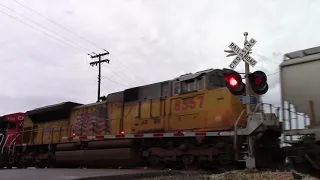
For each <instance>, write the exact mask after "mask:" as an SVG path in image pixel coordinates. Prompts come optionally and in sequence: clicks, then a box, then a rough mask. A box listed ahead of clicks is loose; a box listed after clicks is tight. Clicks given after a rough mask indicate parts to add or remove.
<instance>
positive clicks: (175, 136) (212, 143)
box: [0, 69, 284, 169]
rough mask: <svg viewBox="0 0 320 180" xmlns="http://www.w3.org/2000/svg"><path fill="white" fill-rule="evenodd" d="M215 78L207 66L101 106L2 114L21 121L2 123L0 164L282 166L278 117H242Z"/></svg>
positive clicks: (219, 75)
mask: <svg viewBox="0 0 320 180" xmlns="http://www.w3.org/2000/svg"><path fill="white" fill-rule="evenodd" d="M223 74H224V70H221V69H208V70H204V71H200V72H196V73H189V74H185V75H181V76H179V77H177V78H174V79H172V80H167V81H163V82H158V83H154V84H149V85H145V86H140V87H134V88H129V89H125V90H124V91H120V92H115V93H111V94H108V95H107V97H106V98H105V99H104V100H103V101H102V102H96V103H91V104H85V105H84V104H80V103H75V102H64V103H60V104H56V105H51V106H46V107H41V108H37V109H33V110H30V111H27V112H25V113H18V114H14V115H7V116H4V117H11V119H14V118H12V117H17V116H18V115H19V117H20V120H21V119H23V121H22V122H20V121H18V119H17V120H15V121H9V120H8V118H7V120H5V119H6V118H4V120H3V123H5V122H6V123H9V122H12V123H15V125H16V126H15V128H12V127H11V126H2V125H1V128H0V129H5V130H6V132H5V133H3V136H2V137H3V139H5V143H4V144H3V143H2V144H1V147H2V149H4V151H2V152H1V167H4V166H6V167H7V168H11V167H12V166H15V167H18V168H27V167H31V166H35V167H37V168H45V167H47V168H53V167H59V168H61V167H68V168H70V167H88V168H102V167H118V166H122V167H137V166H150V167H152V168H154V169H163V168H166V167H169V168H185V169H193V168H199V167H210V168H212V167H213V168H230V167H243V166H244V165H247V166H250V164H251V165H252V164H254V165H255V166H257V167H261V168H264V167H274V166H275V164H279V163H282V161H283V160H284V159H283V158H282V156H281V150H280V143H279V137H280V135H281V127H282V124H281V123H280V122H279V119H278V117H276V115H275V114H273V113H264V112H263V111H260V109H259V108H256V107H252V110H253V113H251V114H250V115H249V116H246V110H245V105H244V104H242V103H241V101H240V100H239V98H238V97H236V96H234V95H232V94H231V93H230V92H229V90H228V89H227V88H226V86H225V81H224V77H223ZM258 103H260V102H258ZM21 117H23V118H21ZM9 119H10V118H9ZM9 135H10V137H11V138H9Z"/></svg>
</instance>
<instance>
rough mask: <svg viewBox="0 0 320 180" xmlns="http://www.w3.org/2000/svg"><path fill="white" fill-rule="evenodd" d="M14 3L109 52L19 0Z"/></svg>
mask: <svg viewBox="0 0 320 180" xmlns="http://www.w3.org/2000/svg"><path fill="white" fill-rule="evenodd" d="M13 1H14V2H16V3H18V4H19V5H21V6H23V7H25V8H27V9H29V10H30V11H32V12H34V13H35V14H37V15H39V16H41V17H43V18H44V19H46V20H48V21H50V22H51V23H53V24H55V25H57V26H59V27H60V28H62V29H64V30H65V31H68V32H69V33H71V34H73V35H75V36H77V37H79V38H80V39H82V40H84V41H86V42H88V43H90V44H92V45H94V46H96V47H97V48H100V49H102V50H104V51H107V50H105V49H104V48H102V47H100V46H98V45H97V44H95V43H93V42H91V41H89V40H87V39H85V38H84V37H82V36H80V35H78V34H76V33H74V32H72V31H71V30H69V29H67V28H66V27H64V26H62V25H60V24H58V23H57V22H55V21H53V20H51V19H49V18H48V17H46V16H44V15H42V14H40V13H39V12H37V11H35V10H33V9H31V8H30V7H28V6H26V5H24V4H22V3H21V2H19V1H17V0H13Z"/></svg>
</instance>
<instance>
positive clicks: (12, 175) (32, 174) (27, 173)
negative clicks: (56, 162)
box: [0, 169, 168, 180]
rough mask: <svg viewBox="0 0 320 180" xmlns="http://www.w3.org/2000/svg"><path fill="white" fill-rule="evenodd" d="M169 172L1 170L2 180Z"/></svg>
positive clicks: (61, 179)
mask: <svg viewBox="0 0 320 180" xmlns="http://www.w3.org/2000/svg"><path fill="white" fill-rule="evenodd" d="M167 172H168V171H156V170H136V169H135V170H126V169H2V170H0V180H2V179H3V180H71V179H79V178H80V179H81V178H85V179H87V178H86V177H99V176H103V177H105V176H110V178H104V179H110V180H111V179H118V178H115V177H114V176H115V175H122V176H124V175H127V176H126V177H127V178H124V177H122V178H121V179H129V180H130V179H132V178H130V177H134V176H137V174H141V173H142V174H149V176H150V174H154V173H155V174H157V175H160V174H161V173H163V174H166V173H167Z"/></svg>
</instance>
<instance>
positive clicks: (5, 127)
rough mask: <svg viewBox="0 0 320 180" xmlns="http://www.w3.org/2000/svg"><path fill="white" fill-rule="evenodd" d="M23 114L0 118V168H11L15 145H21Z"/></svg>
mask: <svg viewBox="0 0 320 180" xmlns="http://www.w3.org/2000/svg"><path fill="white" fill-rule="evenodd" d="M23 123H24V113H14V114H8V115H5V116H2V117H0V133H1V134H0V168H4V167H7V168H12V166H13V165H14V154H15V152H14V151H15V146H16V144H21V142H22V139H21V135H22V133H23Z"/></svg>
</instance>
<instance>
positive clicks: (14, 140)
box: [8, 134, 20, 154]
mask: <svg viewBox="0 0 320 180" xmlns="http://www.w3.org/2000/svg"><path fill="white" fill-rule="evenodd" d="M19 136H20V134H17V135H16V137H15V138H14V139H13V140H12V141H11V142H10V144H9V147H8V149H9V151H8V154H10V151H11V145H12V143H14V142H16V140H17V138H18V137H19Z"/></svg>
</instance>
